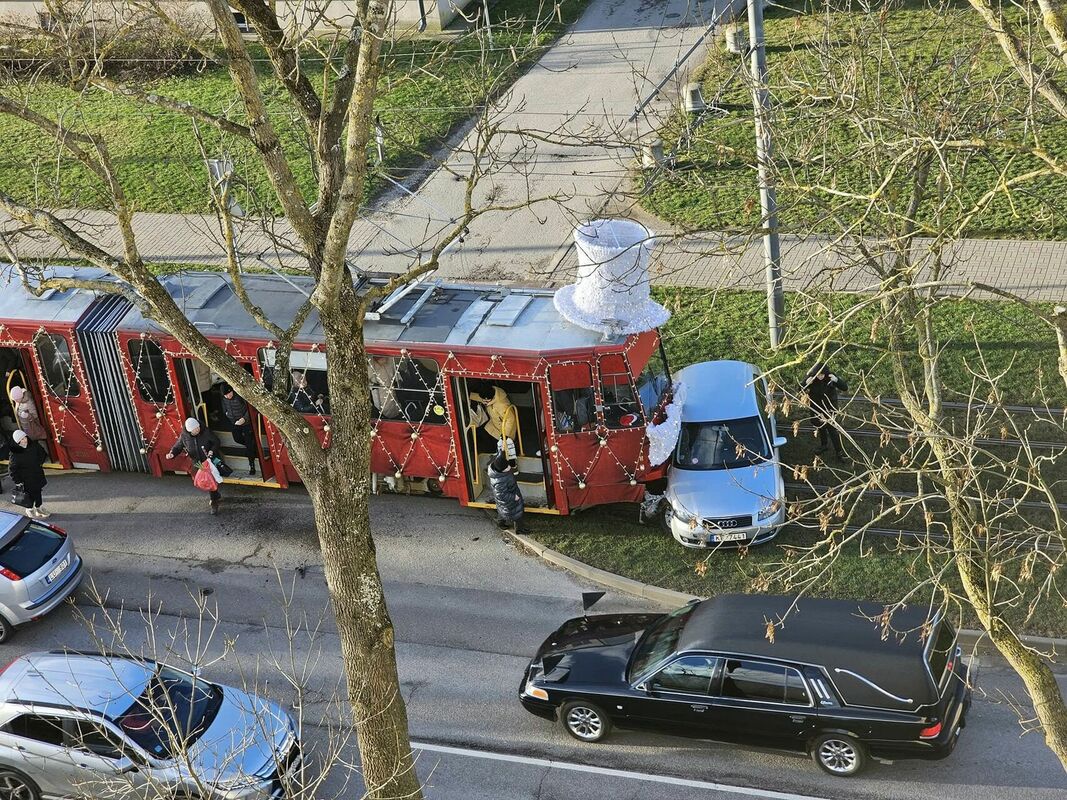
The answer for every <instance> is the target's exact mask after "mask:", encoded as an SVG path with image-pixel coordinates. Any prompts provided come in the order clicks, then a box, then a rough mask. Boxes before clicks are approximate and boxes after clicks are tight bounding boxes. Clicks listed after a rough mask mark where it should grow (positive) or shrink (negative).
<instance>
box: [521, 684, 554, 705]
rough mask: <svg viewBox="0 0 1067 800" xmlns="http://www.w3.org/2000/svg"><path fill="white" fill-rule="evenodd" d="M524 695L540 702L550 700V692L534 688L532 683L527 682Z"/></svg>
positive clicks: (523, 691)
mask: <svg viewBox="0 0 1067 800" xmlns="http://www.w3.org/2000/svg"><path fill="white" fill-rule="evenodd" d="M522 693H523V694H524V695H526V696H527V697H536V698H537V699H538V700H547V699H548V692H546V691H545V690H544V689H542V688H540V687H538V686H534V685H533V683H532V682H530V681H526V686H525V687H524V688H523V690H522Z"/></svg>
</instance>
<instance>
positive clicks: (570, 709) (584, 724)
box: [559, 700, 611, 742]
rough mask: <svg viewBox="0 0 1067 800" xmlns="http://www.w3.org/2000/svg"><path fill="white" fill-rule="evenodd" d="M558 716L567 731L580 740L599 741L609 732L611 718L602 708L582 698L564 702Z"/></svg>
mask: <svg viewBox="0 0 1067 800" xmlns="http://www.w3.org/2000/svg"><path fill="white" fill-rule="evenodd" d="M559 718H560V720H562V721H563V727H564V728H566V729H567V733H569V734H570V735H571V736H573V737H574V738H575V739H577V740H578V741H580V742H599V741H600V740H601V739H603V738H604V737H605V736H607V735H608V733H610V732H611V720H610V719H609V718H608V715H607V714H606V713H604V709H602V708H601V707H600V706H598V705H596V704H594V703H587V702H585V701H584V700H571V701H570V702H569V703H564V704H563V708H562V709H561V710H560V714H559Z"/></svg>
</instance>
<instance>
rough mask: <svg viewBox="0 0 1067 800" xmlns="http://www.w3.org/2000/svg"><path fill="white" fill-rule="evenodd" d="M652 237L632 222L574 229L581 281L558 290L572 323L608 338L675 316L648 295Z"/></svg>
mask: <svg viewBox="0 0 1067 800" xmlns="http://www.w3.org/2000/svg"><path fill="white" fill-rule="evenodd" d="M653 243H654V237H653V234H652V232H651V231H650V230H649V229H648V228H646V227H645V226H644V225H642V224H641V223H639V222H634V221H633V220H631V219H594V220H591V221H589V222H585V223H582V224H581V225H579V226H578V227H577V228H575V229H574V244H575V247H576V249H577V251H578V276H577V279H576V280H575V282H574V283H573V284H570V285H568V286H563V287H561V288H560V289H558V290H557V291H556V294H555V297H554V302H555V305H556V310H557V311H559V313H560V314H561V315H562V316H563V318H564V319H566V320H567V321H568V322H572V323H574V324H575V325H578V326H580V327H582V328H586V329H588V330H592V331H598V332H599V333H603V334H605V335H616V334H625V333H640V332H641V331H650V330H652V329H653V328H658V327H659V326H660V325H662V324H664V323H665V322H666V321H667V320H668V318H670V315H671V313H670V312H669V311H668V310H667V309H665V308H664V307H663V306H661V305H660V304H659V303H657V302H655V301H654V300H653V299H652V298H651V297H650V296H649V283H650V279H649V273H648V260H649V257H650V256H651V255H652V246H653Z"/></svg>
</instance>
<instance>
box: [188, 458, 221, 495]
mask: <svg viewBox="0 0 1067 800" xmlns="http://www.w3.org/2000/svg"><path fill="white" fill-rule="evenodd" d="M220 483H222V477H221V476H220V475H219V472H218V469H216V467H215V465H214V464H212V463H211V459H204V461H202V462H201V464H200V468H199V469H198V470H197V471H196V473H195V474H194V475H193V486H195V487H196V488H197V489H200V490H201V491H204V492H214V491H215V490H217V489H218V488H219V484H220Z"/></svg>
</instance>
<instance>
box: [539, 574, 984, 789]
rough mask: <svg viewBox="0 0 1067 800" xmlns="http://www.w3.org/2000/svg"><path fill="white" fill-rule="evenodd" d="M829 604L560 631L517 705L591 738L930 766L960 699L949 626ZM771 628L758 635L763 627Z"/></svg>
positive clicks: (776, 605) (949, 741)
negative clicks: (688, 741) (720, 743)
mask: <svg viewBox="0 0 1067 800" xmlns="http://www.w3.org/2000/svg"><path fill="white" fill-rule="evenodd" d="M883 611H884V609H883V608H882V606H875V605H871V604H861V603H855V602H851V601H841V600H811V599H803V600H800V601H799V602H797V601H796V600H795V599H794V598H788V597H768V596H759V595H723V596H720V597H715V598H712V599H710V600H705V601H703V602H700V603H691V604H689V605H687V606H685V607H683V608H680V609H678V610H677V611H674V612H671V613H670V614H616V615H599V616H590V617H579V618H576V619H571V620H568V621H567V622H565V623H564V624H563V625H562V626H561V627H560V628H559V629H558V630H557V631H556V632H555V633H553V634H552V635H551V636H549V637H548V639H547V640H546V641H545V642H544V644H542V645H541V647H540V649H539V650H538V651H537V655H536V656H534V659H533V660H532V661H531V662H530V665H529V667H528V668H527V670H526V673H525V674H524V675H523V679H522V683H521V687H520V690H519V698H520V700H521V701H522V704H523V706H524V707H525V708H526V709H527V710H528V711H530V712H531V713H533V714H536V715H538V716H540V717H544V718H546V719H550V720H555V719H559V720H560V721H561V722H562V723H563V726H564V728H566V730H567V732H568V733H570V734H571V736H573V737H575V738H576V739H579V740H581V741H584V742H597V741H600V740H601V739H603V738H604V737H605V736H607V735H608V733H609V732H610V731H611V728H612V726H613V725H618V726H620V727H629V728H645V729H654V730H660V731H665V732H668V733H675V734H679V735H684V736H694V737H698V738H708V739H719V740H724V741H738V742H749V743H753V744H761V745H770V746H778V747H785V748H788V749H793V750H802V751H807V752H808V753H810V755H811V757H812V758H813V759H814V761H815V763H816V764H818V765H819V766H820V767H821V768H822V769H824V770H825V771H826V772H828V773H830V774H831V775H837V776H850V775H855V774H857V773H859V772H860V771H861V770H862V769H863V768H864V766H865V765H866V764H867V762H868V760H869V759H870V758H874V759H876V760H880V761H892V760H894V759H898V758H924V759H940V758H944V757H946V756H947V755H949V753H951V752H952V750H953V748H954V747H955V745H956V741H957V738H958V736H959V733H960V730H961V729H962V727H963V726H964V724H965V720H966V715H967V710H968V708H969V707H970V702H971V677H972V676H971V674H970V668H969V666H968V665H967V664H965V663H964V661H963V659H962V657H961V651H960V649H959V648H958V647H957V644H956V632H955V630H954V629H953V627H952V625H951V624H949V623H948V621H947V620H944V619H943V618H941V617H940V616H936V615H935V616H932V617H931V616H930V615H929V614H927V613H926V611H925V610H913V609H906V610H902V611H898V612H897V613H895V614H894V615H893V616H892V619H891V621H890V622H889V624H888V625H887V624H886V622H885V620H884V619H883ZM783 619H784V620H785V622H784V624H783V625H781V626H778V627H776V629H775V632H774V635H773V636H769V635H768V630H767V622H768V620H783Z"/></svg>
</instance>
